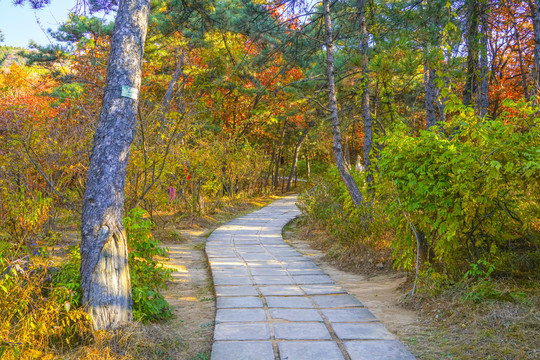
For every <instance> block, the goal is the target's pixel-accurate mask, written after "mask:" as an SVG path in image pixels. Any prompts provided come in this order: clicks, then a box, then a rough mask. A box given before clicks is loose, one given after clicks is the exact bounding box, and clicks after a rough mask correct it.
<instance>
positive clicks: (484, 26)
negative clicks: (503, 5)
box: [478, 1, 489, 119]
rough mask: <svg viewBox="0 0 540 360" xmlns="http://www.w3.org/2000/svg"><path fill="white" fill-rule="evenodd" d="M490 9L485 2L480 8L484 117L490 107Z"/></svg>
mask: <svg viewBox="0 0 540 360" xmlns="http://www.w3.org/2000/svg"><path fill="white" fill-rule="evenodd" d="M488 11H489V4H488V3H487V1H485V2H483V3H482V5H481V8H480V76H481V78H482V82H481V83H480V101H479V104H478V105H479V107H480V117H481V118H482V119H483V118H484V117H485V116H486V115H487V113H488V109H489V76H488Z"/></svg>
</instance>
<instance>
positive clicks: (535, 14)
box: [529, 0, 540, 96]
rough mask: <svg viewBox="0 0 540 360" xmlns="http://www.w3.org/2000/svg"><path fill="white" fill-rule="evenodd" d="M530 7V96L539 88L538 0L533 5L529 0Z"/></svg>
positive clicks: (535, 93) (539, 42)
mask: <svg viewBox="0 0 540 360" xmlns="http://www.w3.org/2000/svg"><path fill="white" fill-rule="evenodd" d="M529 7H530V9H531V17H532V20H533V29H534V68H533V84H534V86H533V89H532V94H531V95H532V96H536V95H538V93H539V89H540V0H536V1H535V4H534V5H533V3H532V0H530V1H529Z"/></svg>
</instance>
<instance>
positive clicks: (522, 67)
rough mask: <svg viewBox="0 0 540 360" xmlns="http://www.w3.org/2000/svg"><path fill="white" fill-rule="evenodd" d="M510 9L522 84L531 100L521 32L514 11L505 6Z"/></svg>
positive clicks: (525, 93)
mask: <svg viewBox="0 0 540 360" xmlns="http://www.w3.org/2000/svg"><path fill="white" fill-rule="evenodd" d="M505 5H506V8H507V9H508V13H509V14H510V16H511V17H512V27H513V28H514V37H515V39H516V45H517V53H518V60H519V70H520V71H521V83H522V85H523V95H524V96H525V99H528V98H529V88H528V86H527V74H526V72H525V64H524V60H523V48H522V47H521V39H520V38H519V31H518V26H517V20H516V15H515V14H514V13H513V12H512V9H511V8H510V6H509V5H508V4H505Z"/></svg>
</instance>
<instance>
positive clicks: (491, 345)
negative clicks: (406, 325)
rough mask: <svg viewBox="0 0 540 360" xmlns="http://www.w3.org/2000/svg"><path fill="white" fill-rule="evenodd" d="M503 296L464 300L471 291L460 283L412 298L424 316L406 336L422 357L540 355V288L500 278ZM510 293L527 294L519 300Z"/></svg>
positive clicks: (492, 357)
mask: <svg viewBox="0 0 540 360" xmlns="http://www.w3.org/2000/svg"><path fill="white" fill-rule="evenodd" d="M494 287H495V289H497V291H499V292H500V293H501V294H502V295H503V299H484V300H482V301H478V302H471V301H464V300H463V298H464V296H465V295H466V294H467V292H468V291H469V290H470V289H468V288H467V287H462V288H460V287H459V286H454V287H453V288H451V289H448V290H446V291H444V292H443V293H442V294H441V295H438V296H424V297H422V296H419V297H416V298H414V299H408V300H407V301H406V305H407V306H409V307H412V308H414V309H415V310H416V311H417V313H418V314H419V315H420V318H421V319H422V323H421V324H419V325H420V326H419V330H420V331H419V332H418V333H417V334H412V333H411V334H409V335H410V337H408V338H406V339H403V340H404V341H405V342H407V343H408V345H409V346H410V347H411V348H412V349H413V350H414V352H415V354H417V356H418V357H419V358H421V359H442V358H449V359H463V360H464V359H538V358H540V350H539V349H540V312H539V310H538V309H539V305H540V290H539V289H538V286H537V285H536V284H535V283H529V284H527V283H521V284H514V283H512V282H511V281H508V280H505V281H502V280H501V281H498V282H497V283H495V284H494ZM505 294H507V295H508V294H522V295H520V296H519V297H517V298H516V299H514V300H511V299H510V298H506V299H505V298H504V297H505V296H504V295H505Z"/></svg>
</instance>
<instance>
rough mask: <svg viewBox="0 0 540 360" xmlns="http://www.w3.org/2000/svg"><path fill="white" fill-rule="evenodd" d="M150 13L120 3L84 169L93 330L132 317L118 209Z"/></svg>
mask: <svg viewBox="0 0 540 360" xmlns="http://www.w3.org/2000/svg"><path fill="white" fill-rule="evenodd" d="M149 9H150V1H149V0H121V1H120V4H119V8H118V13H117V16H116V20H115V26H114V32H113V36H112V39H111V51H110V55H109V65H108V67H107V78H106V83H105V94H104V97H103V105H102V109H101V115H100V122H99V125H98V127H97V130H96V133H95V135H94V146H93V149H92V155H91V156H90V164H89V167H88V175H87V180H86V190H85V193H84V198H83V204H82V217H81V236H82V243H81V288H82V302H83V304H84V305H85V306H86V310H87V312H88V313H89V314H90V316H91V318H92V324H93V327H94V329H105V328H115V327H118V326H119V325H120V324H121V323H124V322H127V321H131V320H132V316H133V304H132V298H131V283H130V278H129V270H128V253H127V239H126V233H125V230H124V227H123V223H122V207H123V204H124V197H125V194H124V185H125V179H126V168H127V164H128V158H129V149H130V146H131V142H132V140H133V132H134V129H135V122H136V113H137V106H138V90H139V88H140V84H141V71H142V60H143V55H144V42H145V39H146V30H147V26H148V13H149Z"/></svg>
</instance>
